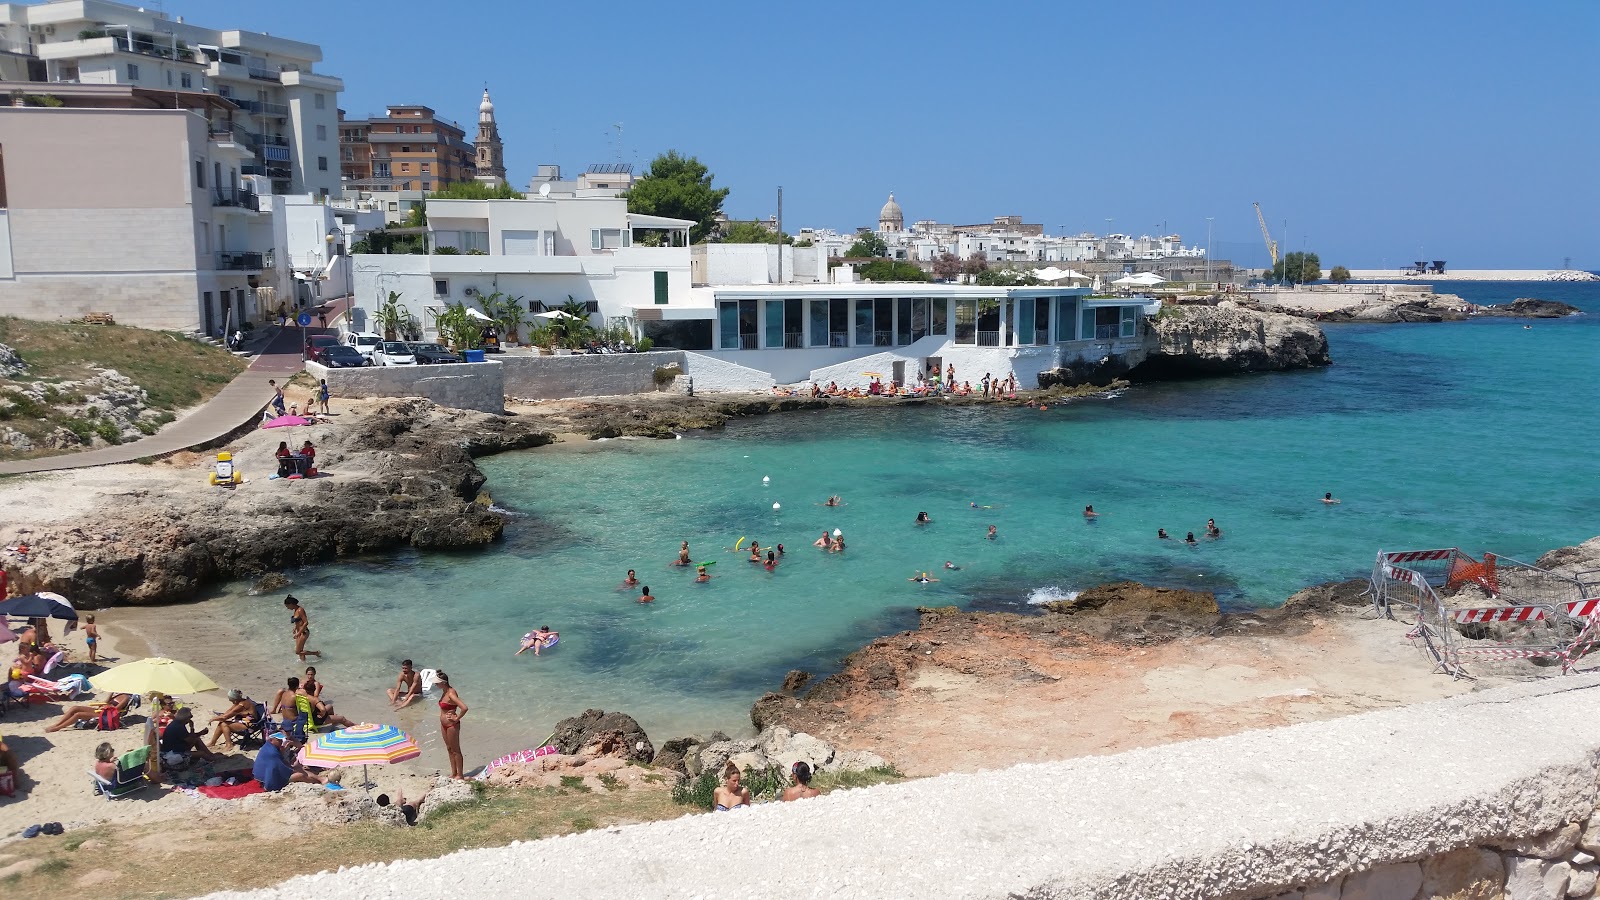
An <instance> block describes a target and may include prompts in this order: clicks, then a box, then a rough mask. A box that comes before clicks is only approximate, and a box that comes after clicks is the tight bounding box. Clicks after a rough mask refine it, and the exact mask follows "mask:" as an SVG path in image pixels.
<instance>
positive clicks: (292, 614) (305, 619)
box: [283, 594, 322, 662]
mask: <svg viewBox="0 0 1600 900" xmlns="http://www.w3.org/2000/svg"><path fill="white" fill-rule="evenodd" d="M283 605H284V608H286V609H288V610H289V625H290V627H292V628H293V629H294V653H295V655H296V656H298V657H300V661H301V662H305V661H306V656H307V655H310V656H315V657H316V658H317V659H321V658H322V651H320V650H307V649H306V641H307V640H309V639H310V637H311V617H310V616H308V615H306V611H305V607H303V606H301V605H300V601H299V600H296V599H295V597H294V595H293V594H290V595H289V596H287V597H285V598H283Z"/></svg>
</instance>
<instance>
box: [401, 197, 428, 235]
mask: <svg viewBox="0 0 1600 900" xmlns="http://www.w3.org/2000/svg"><path fill="white" fill-rule="evenodd" d="M427 224H428V201H426V200H419V201H417V203H416V204H415V205H413V206H412V207H411V208H410V209H408V210H406V217H405V218H404V219H401V220H400V227H401V228H425V227H427Z"/></svg>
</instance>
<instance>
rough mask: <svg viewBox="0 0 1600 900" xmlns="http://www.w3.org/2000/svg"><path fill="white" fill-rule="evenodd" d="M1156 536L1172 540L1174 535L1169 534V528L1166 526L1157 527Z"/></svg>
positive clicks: (1159, 538) (1164, 539) (1160, 538)
mask: <svg viewBox="0 0 1600 900" xmlns="http://www.w3.org/2000/svg"><path fill="white" fill-rule="evenodd" d="M1156 538H1157V539H1158V540H1163V541H1170V540H1172V535H1170V534H1167V530H1166V529H1165V528H1157V529H1156Z"/></svg>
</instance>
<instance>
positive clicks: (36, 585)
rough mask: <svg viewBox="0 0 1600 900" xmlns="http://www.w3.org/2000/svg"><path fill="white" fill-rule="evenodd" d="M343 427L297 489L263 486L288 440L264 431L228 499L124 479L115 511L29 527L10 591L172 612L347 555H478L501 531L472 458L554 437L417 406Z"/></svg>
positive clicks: (499, 420)
mask: <svg viewBox="0 0 1600 900" xmlns="http://www.w3.org/2000/svg"><path fill="white" fill-rule="evenodd" d="M339 422H340V425H339V427H326V428H315V429H302V430H303V431H306V434H305V435H304V437H310V436H312V435H313V434H314V435H315V436H316V439H317V443H318V445H319V447H318V449H319V454H318V463H319V465H320V466H321V468H322V469H323V470H324V472H325V473H326V476H325V477H319V478H315V479H310V480H307V481H303V482H298V483H289V482H281V481H280V482H269V481H268V480H267V477H266V476H267V475H268V474H269V471H268V466H269V463H268V462H267V460H271V459H272V452H273V447H274V446H276V444H277V442H278V441H279V440H280V438H281V437H282V436H281V435H279V434H277V433H276V432H271V431H255V432H252V433H250V434H247V435H245V436H244V437H243V438H241V439H239V440H238V441H236V442H234V443H233V444H231V445H230V448H231V449H233V451H234V455H235V459H237V460H242V461H243V462H244V470H245V471H246V472H247V474H248V475H249V477H250V478H251V479H252V481H251V483H249V484H246V485H244V486H242V487H240V488H238V489H235V490H231V491H230V490H225V489H219V488H209V487H206V486H205V484H204V482H203V480H202V479H203V476H199V477H196V478H195V481H194V483H193V484H192V485H188V484H185V486H184V487H182V488H179V489H167V490H163V489H159V488H157V487H156V486H155V484H154V482H155V478H154V476H152V477H151V478H150V482H151V483H150V484H148V485H141V484H140V482H139V474H138V469H136V468H135V469H132V470H131V474H130V483H129V488H130V490H128V491H126V492H123V493H121V494H119V495H117V496H116V500H115V503H114V504H113V505H109V506H108V507H107V508H104V509H100V510H97V511H96V512H95V513H93V514H90V515H86V516H82V517H80V518H77V519H69V520H66V521H62V522H56V523H53V524H50V525H46V526H40V527H36V528H34V529H33V530H32V532H31V534H30V542H31V543H32V544H33V545H34V547H35V548H36V549H35V551H34V552H33V553H32V554H30V556H29V559H28V561H27V562H26V563H22V564H20V565H18V564H15V563H13V564H11V566H12V567H14V568H13V570H12V571H11V572H10V575H11V577H12V579H13V581H14V582H15V583H16V587H17V590H18V591H19V592H21V593H28V592H31V591H39V590H52V591H57V592H60V593H62V594H65V595H66V596H68V597H71V598H72V599H73V602H74V603H75V604H76V605H78V606H79V608H88V609H94V608H98V607H105V606H110V605H112V604H115V603H131V604H149V603H171V602H176V601H181V600H187V599H192V598H193V597H195V596H196V594H197V593H198V592H199V590H200V589H201V588H202V587H203V586H204V585H206V584H208V583H212V582H216V581H222V580H227V579H234V578H258V577H260V576H262V575H263V574H266V573H269V572H272V571H274V570H278V569H283V568H286V567H290V566H299V565H306V564H309V563H321V562H328V561H331V560H333V559H335V558H337V557H341V556H350V555H355V554H361V553H372V552H377V551H383V550H389V549H392V548H395V547H400V546H407V545H410V546H414V547H420V548H426V549H464V548H473V547H483V546H485V545H488V544H490V543H492V542H493V541H495V540H496V539H497V538H499V536H500V534H501V531H502V530H503V528H504V520H503V519H502V518H501V517H500V516H499V515H498V514H496V513H494V512H491V511H490V510H489V509H488V506H487V504H486V503H483V502H480V501H479V498H478V492H479V489H480V488H481V487H482V486H483V483H484V481H485V477H484V475H483V473H482V472H480V471H479V470H478V467H477V466H476V465H475V464H474V463H473V458H474V457H476V456H483V455H486V454H490V453H498V452H501V451H505V450H513V449H520V448H525V447H537V446H540V445H542V444H546V443H549V442H550V441H551V440H552V436H551V435H550V434H549V433H548V432H545V431H543V430H540V429H539V428H537V427H535V426H534V425H532V424H531V423H525V422H522V421H520V420H518V419H517V418H515V417H502V416H489V415H484V414H481V413H471V412H465V411H461V410H447V409H442V408H440V407H436V406H434V405H433V404H432V403H429V402H427V401H425V400H398V401H387V402H383V403H379V404H377V405H376V406H374V407H373V408H371V409H370V410H368V411H365V412H361V413H350V412H347V413H345V414H344V415H343V416H341V417H340V419H339ZM296 437H301V436H296ZM168 485H170V481H168V482H167V483H166V484H164V485H162V487H166V486H168Z"/></svg>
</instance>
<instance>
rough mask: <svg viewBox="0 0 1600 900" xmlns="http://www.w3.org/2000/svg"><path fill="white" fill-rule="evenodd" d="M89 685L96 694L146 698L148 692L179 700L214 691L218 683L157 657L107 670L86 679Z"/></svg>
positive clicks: (190, 667) (177, 663) (193, 669)
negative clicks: (99, 692)
mask: <svg viewBox="0 0 1600 900" xmlns="http://www.w3.org/2000/svg"><path fill="white" fill-rule="evenodd" d="M89 684H91V685H92V686H93V687H94V689H95V690H97V691H110V692H111V693H114V694H148V693H150V692H151V691H160V692H161V693H163V694H169V695H180V696H181V695H183V694H199V693H202V692H204V691H214V690H216V689H217V683H216V682H215V681H212V680H211V679H209V678H207V677H206V676H205V675H204V674H203V673H201V671H200V670H199V669H196V668H195V667H194V666H191V665H189V664H188V663H185V662H179V661H177V660H175V659H164V658H162V657H159V656H155V657H151V658H150V659H141V660H139V661H137V662H131V663H123V664H122V665H120V666H117V667H116V668H113V669H107V670H106V671H104V672H101V673H100V674H99V675H96V676H94V677H93V678H91V679H89Z"/></svg>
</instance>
